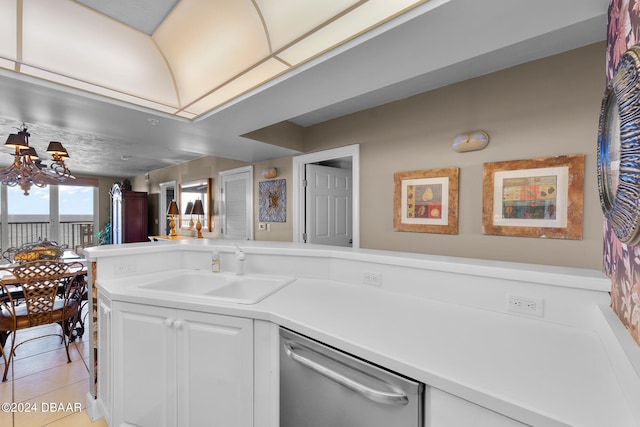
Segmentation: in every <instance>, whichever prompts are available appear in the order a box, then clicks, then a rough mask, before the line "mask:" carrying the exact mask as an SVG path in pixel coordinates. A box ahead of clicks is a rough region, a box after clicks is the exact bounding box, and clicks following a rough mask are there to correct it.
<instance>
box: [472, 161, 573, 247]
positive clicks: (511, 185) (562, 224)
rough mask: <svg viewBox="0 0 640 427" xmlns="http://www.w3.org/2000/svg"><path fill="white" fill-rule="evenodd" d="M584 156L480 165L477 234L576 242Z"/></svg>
mask: <svg viewBox="0 0 640 427" xmlns="http://www.w3.org/2000/svg"><path fill="white" fill-rule="evenodd" d="M583 187H584V155H583V154H578V155H572V156H559V157H551V158H544V159H529V160H515V161H507V162H496V163H485V165H484V175H483V206H482V233H483V234H495V235H502V236H523V237H548V238H554V239H581V238H582V209H583Z"/></svg>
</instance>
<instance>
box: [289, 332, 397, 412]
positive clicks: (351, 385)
mask: <svg viewBox="0 0 640 427" xmlns="http://www.w3.org/2000/svg"><path fill="white" fill-rule="evenodd" d="M291 344H292V343H291V342H288V341H287V342H285V343H284V350H285V353H286V354H287V356H288V357H289V358H290V359H291V360H294V361H296V362H298V363H300V364H301V365H303V366H305V367H307V368H309V369H311V370H312V371H314V372H317V373H318V374H320V375H322V376H324V377H326V378H328V379H330V380H332V381H335V382H336V383H338V384H340V385H343V386H344V387H346V388H348V389H349V390H352V391H355V392H356V393H358V394H360V395H362V396H364V397H365V398H367V399H369V400H371V401H374V402H377V403H382V404H385V405H394V406H404V405H407V404H408V403H409V398H408V397H407V395H406V394H404V393H403V392H402V391H399V390H397V391H396V392H388V391H383V390H376V389H374V388H371V387H369V386H367V385H365V384H362V383H359V382H357V381H355V380H353V379H351V378H349V377H347V376H345V375H343V374H341V373H339V372H336V371H334V370H332V369H329V368H328V367H326V366H323V365H321V364H320V363H318V362H314V361H313V360H311V359H308V358H306V357H304V356H301V355H300V354H298V353H296V352H295V350H294V349H293V347H292V346H291Z"/></svg>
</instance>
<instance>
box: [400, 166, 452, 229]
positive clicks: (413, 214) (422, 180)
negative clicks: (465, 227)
mask: <svg viewBox="0 0 640 427" xmlns="http://www.w3.org/2000/svg"><path fill="white" fill-rule="evenodd" d="M394 184H395V191H394V215H393V228H394V230H395V231H414V232H420V233H441V234H458V168H448V169H431V170H420V171H412V172H397V173H395V174H394Z"/></svg>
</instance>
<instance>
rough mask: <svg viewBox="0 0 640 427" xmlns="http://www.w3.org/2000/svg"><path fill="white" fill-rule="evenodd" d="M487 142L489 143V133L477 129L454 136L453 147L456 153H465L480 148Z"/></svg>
mask: <svg viewBox="0 0 640 427" xmlns="http://www.w3.org/2000/svg"><path fill="white" fill-rule="evenodd" d="M487 144H489V134H488V133H486V132H485V131H482V130H478V131H475V132H468V133H462V134H460V135H458V136H456V137H455V139H454V140H453V149H454V150H455V151H456V152H458V153H466V152H467V151H478V150H482V149H483V148H484V147H486V146H487Z"/></svg>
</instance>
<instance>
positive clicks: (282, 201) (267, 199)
mask: <svg viewBox="0 0 640 427" xmlns="http://www.w3.org/2000/svg"><path fill="white" fill-rule="evenodd" d="M258 200H259V207H258V221H260V222H286V221H287V184H286V180H284V179H275V180H273V181H261V182H259V183H258Z"/></svg>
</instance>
